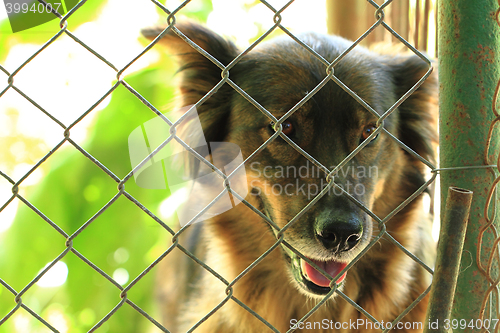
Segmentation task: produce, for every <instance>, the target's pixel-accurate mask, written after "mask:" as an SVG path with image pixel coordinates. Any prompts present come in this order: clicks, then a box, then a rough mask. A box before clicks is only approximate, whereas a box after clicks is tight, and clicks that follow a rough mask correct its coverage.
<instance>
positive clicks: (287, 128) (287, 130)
mask: <svg viewBox="0 0 500 333" xmlns="http://www.w3.org/2000/svg"><path fill="white" fill-rule="evenodd" d="M281 126H283V129H282V130H281V132H282V133H283V134H285V135H286V136H292V135H293V134H294V133H295V126H293V124H292V122H291V121H290V120H285V121H284V122H283V123H282V124H281ZM269 129H270V130H271V132H273V133H274V123H270V124H269Z"/></svg>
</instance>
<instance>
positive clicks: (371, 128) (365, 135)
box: [361, 124, 378, 142]
mask: <svg viewBox="0 0 500 333" xmlns="http://www.w3.org/2000/svg"><path fill="white" fill-rule="evenodd" d="M376 129H377V126H375V125H374V124H370V125H366V126H365V128H363V133H362V135H361V142H362V141H364V140H366V139H367V138H368V137H369V136H370V135H371V134H372V133H373V132H374V131H375V130H376ZM377 138H378V134H377V135H376V136H375V137H374V138H373V139H372V141H374V140H375V139H377Z"/></svg>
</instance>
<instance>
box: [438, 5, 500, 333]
mask: <svg viewBox="0 0 500 333" xmlns="http://www.w3.org/2000/svg"><path fill="white" fill-rule="evenodd" d="M498 6H499V4H498V2H497V0H454V1H444V0H439V1H438V52H439V53H438V59H439V66H438V69H439V80H440V120H439V126H440V133H439V140H440V155H441V156H440V162H441V163H440V164H441V165H440V168H441V169H444V170H442V171H441V212H443V211H444V204H445V202H446V196H447V191H448V187H450V186H456V187H461V188H466V189H469V190H471V191H473V192H474V198H473V200H472V206H471V209H470V221H469V224H468V227H467V233H466V238H465V244H464V248H463V253H462V259H461V262H462V264H461V269H460V273H459V276H458V282H457V287H456V293H455V298H454V302H453V309H452V318H454V319H457V320H461V319H465V320H466V321H467V323H469V322H470V320H471V319H474V320H476V319H478V318H479V316H480V311H481V306H482V302H483V299H484V296H485V294H486V290H487V289H488V287H490V283H489V282H488V280H487V278H486V277H485V276H484V275H482V274H481V273H480V271H479V270H478V265H477V261H476V254H477V252H478V234H479V231H480V228H481V227H482V226H484V225H485V223H486V220H485V217H484V209H485V204H486V197H487V194H488V191H489V189H490V187H491V185H492V181H493V177H492V173H491V170H490V169H485V168H482V169H481V168H474V167H475V166H481V165H484V164H485V156H484V154H485V146H486V138H487V135H488V130H489V127H490V124H491V122H492V120H493V119H494V114H493V111H492V103H493V97H494V93H495V87H496V85H497V82H498V80H499V79H500V29H499V27H498V24H497V21H496V15H495V12H496V10H497V8H498ZM496 131H497V132H496V134H495V135H494V136H493V142H492V143H491V148H490V150H489V154H491V156H489V159H488V160H489V161H494V163H496V159H497V157H498V148H499V141H500V140H499V139H500V135H499V133H498V126H497V129H496ZM464 166H468V167H471V168H466V169H463V168H462V169H455V168H456V167H464ZM447 168H451V169H447ZM497 206H499V205H498V203H497ZM498 209H500V208H497V210H498ZM499 213H500V212H499ZM498 215H500V214H497V220H496V221H495V225H496V229H497V230H498V231H500V221H499V218H498ZM486 234H487V235H486V236H485V237H484V238H483V247H482V251H481V252H482V253H483V255H482V258H487V257H488V254H489V251H490V249H491V246H492V243H493V241H494V238H493V236H492V233H491V232H487V233H486ZM482 262H483V264H484V266H486V264H487V262H486V260H482ZM495 266H496V268H495V269H494V271H493V272H492V274H491V275H492V276H493V277H497V276H498V273H499V272H498V264H496V265H495ZM497 301H498V300H495V302H497ZM488 308H489V307H488ZM493 309H494V310H495V311H494V315H495V316H497V315H498V314H497V313H496V304H493ZM489 313H490V312H489V311H488V309H487V310H486V313H485V318H488V315H489ZM459 331H460V332H478V330H477V329H473V328H470V327H466V328H465V329H459Z"/></svg>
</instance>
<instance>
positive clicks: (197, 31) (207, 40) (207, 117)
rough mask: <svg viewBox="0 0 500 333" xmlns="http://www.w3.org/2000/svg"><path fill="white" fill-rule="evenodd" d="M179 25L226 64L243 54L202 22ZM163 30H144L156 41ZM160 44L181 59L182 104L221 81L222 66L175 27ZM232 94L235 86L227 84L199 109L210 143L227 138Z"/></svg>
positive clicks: (195, 101) (186, 33) (189, 102)
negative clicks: (175, 30)
mask: <svg viewBox="0 0 500 333" xmlns="http://www.w3.org/2000/svg"><path fill="white" fill-rule="evenodd" d="M175 27H176V28H177V29H178V30H179V31H181V32H182V33H183V34H184V35H185V36H186V37H187V38H189V39H190V40H191V41H192V42H194V43H195V44H196V45H198V46H199V47H201V48H202V49H203V50H205V51H206V52H207V53H209V54H210V55H212V56H213V57H214V58H215V59H217V60H218V61H219V62H220V63H221V64H222V65H224V66H226V65H227V64H229V63H230V62H231V61H232V60H233V59H234V58H235V57H236V56H237V55H238V54H239V52H238V49H237V48H236V46H235V45H234V44H233V43H231V42H230V41H228V40H226V39H224V38H222V37H221V36H219V35H217V34H215V33H214V32H212V31H210V30H209V29H207V28H205V27H203V26H201V25H199V24H195V23H191V22H187V23H181V24H176V25H175ZM163 30H164V27H155V28H147V29H143V30H142V31H141V32H142V34H143V35H144V36H145V37H146V38H148V39H151V40H152V39H155V38H156V37H157V36H158V35H160V34H161V33H162V32H163ZM159 43H161V44H163V45H164V46H166V48H167V52H168V53H170V54H172V55H173V56H176V57H177V59H178V61H179V64H180V68H179V70H178V73H179V74H180V75H181V78H180V82H179V84H178V88H179V95H180V96H179V97H180V99H181V105H180V106H181V107H184V106H188V105H193V104H195V103H197V102H198V101H199V100H200V99H201V98H203V96H205V95H206V94H207V93H208V92H209V91H210V90H211V89H212V88H214V87H215V86H216V85H217V84H218V83H219V82H220V81H221V79H222V76H221V73H222V69H221V68H219V67H218V66H217V65H215V64H214V63H213V62H212V61H211V60H210V59H209V58H207V57H205V56H204V55H203V54H202V53H200V52H199V51H197V50H196V49H195V48H193V47H192V46H191V45H189V44H188V43H187V42H186V41H184V40H183V39H181V38H180V37H179V36H178V35H177V34H176V33H175V32H174V31H173V29H170V30H169V31H168V32H167V33H166V34H165V35H164V36H163V37H162V39H161V40H160V41H159ZM232 93H233V90H232V88H231V87H230V86H229V85H228V84H224V85H222V86H221V87H220V88H219V90H218V91H217V92H216V93H215V94H213V95H212V96H211V97H210V98H209V99H208V100H206V101H205V102H204V103H203V104H202V105H200V106H199V107H198V108H197V112H198V115H199V117H200V122H201V124H202V127H203V132H204V134H205V139H206V141H207V142H213V141H223V139H224V137H225V124H226V122H227V119H228V118H229V117H228V113H229V111H230V106H231V102H230V96H231V94H232Z"/></svg>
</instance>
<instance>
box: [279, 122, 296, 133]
mask: <svg viewBox="0 0 500 333" xmlns="http://www.w3.org/2000/svg"><path fill="white" fill-rule="evenodd" d="M282 126H283V130H282V132H283V134H285V135H286V136H290V135H292V134H293V132H295V128H294V127H293V125H292V123H291V122H290V121H289V120H285V121H284V122H283V124H282Z"/></svg>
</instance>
